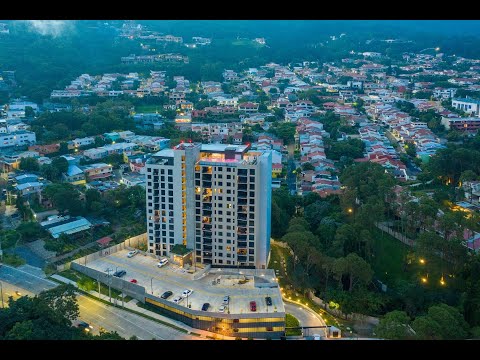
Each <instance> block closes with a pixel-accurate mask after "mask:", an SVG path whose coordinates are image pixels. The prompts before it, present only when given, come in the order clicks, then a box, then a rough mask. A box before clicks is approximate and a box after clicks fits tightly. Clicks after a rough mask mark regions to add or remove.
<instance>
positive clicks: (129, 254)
mask: <svg viewBox="0 0 480 360" xmlns="http://www.w3.org/2000/svg"><path fill="white" fill-rule="evenodd" d="M137 254H138V250H132V251H129V252H128V254H127V257H129V258H131V257H134V256H135V255H137Z"/></svg>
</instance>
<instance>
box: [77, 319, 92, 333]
mask: <svg viewBox="0 0 480 360" xmlns="http://www.w3.org/2000/svg"><path fill="white" fill-rule="evenodd" d="M77 327H78V328H80V329H83V330H85V331H87V332H88V331H90V329H93V326H91V325H90V324H89V323H87V322H85V321H83V320H79V321H78V324H77Z"/></svg>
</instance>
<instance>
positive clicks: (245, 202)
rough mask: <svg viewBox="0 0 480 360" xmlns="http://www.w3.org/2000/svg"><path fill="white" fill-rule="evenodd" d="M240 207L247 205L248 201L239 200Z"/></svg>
mask: <svg viewBox="0 0 480 360" xmlns="http://www.w3.org/2000/svg"><path fill="white" fill-rule="evenodd" d="M238 205H247V199H238Z"/></svg>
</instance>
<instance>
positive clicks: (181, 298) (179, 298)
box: [173, 296, 183, 304]
mask: <svg viewBox="0 0 480 360" xmlns="http://www.w3.org/2000/svg"><path fill="white" fill-rule="evenodd" d="M182 300H183V297H181V296H177V297H175V298H174V299H173V302H174V303H175V304H179V303H180V302H181V301H182Z"/></svg>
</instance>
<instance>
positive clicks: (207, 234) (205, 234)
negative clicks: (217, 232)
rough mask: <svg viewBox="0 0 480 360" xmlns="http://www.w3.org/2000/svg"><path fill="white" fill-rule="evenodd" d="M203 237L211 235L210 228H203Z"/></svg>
mask: <svg viewBox="0 0 480 360" xmlns="http://www.w3.org/2000/svg"><path fill="white" fill-rule="evenodd" d="M202 236H203V238H207V237H208V238H211V237H212V231H211V230H205V231H204V232H203V234H202Z"/></svg>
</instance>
